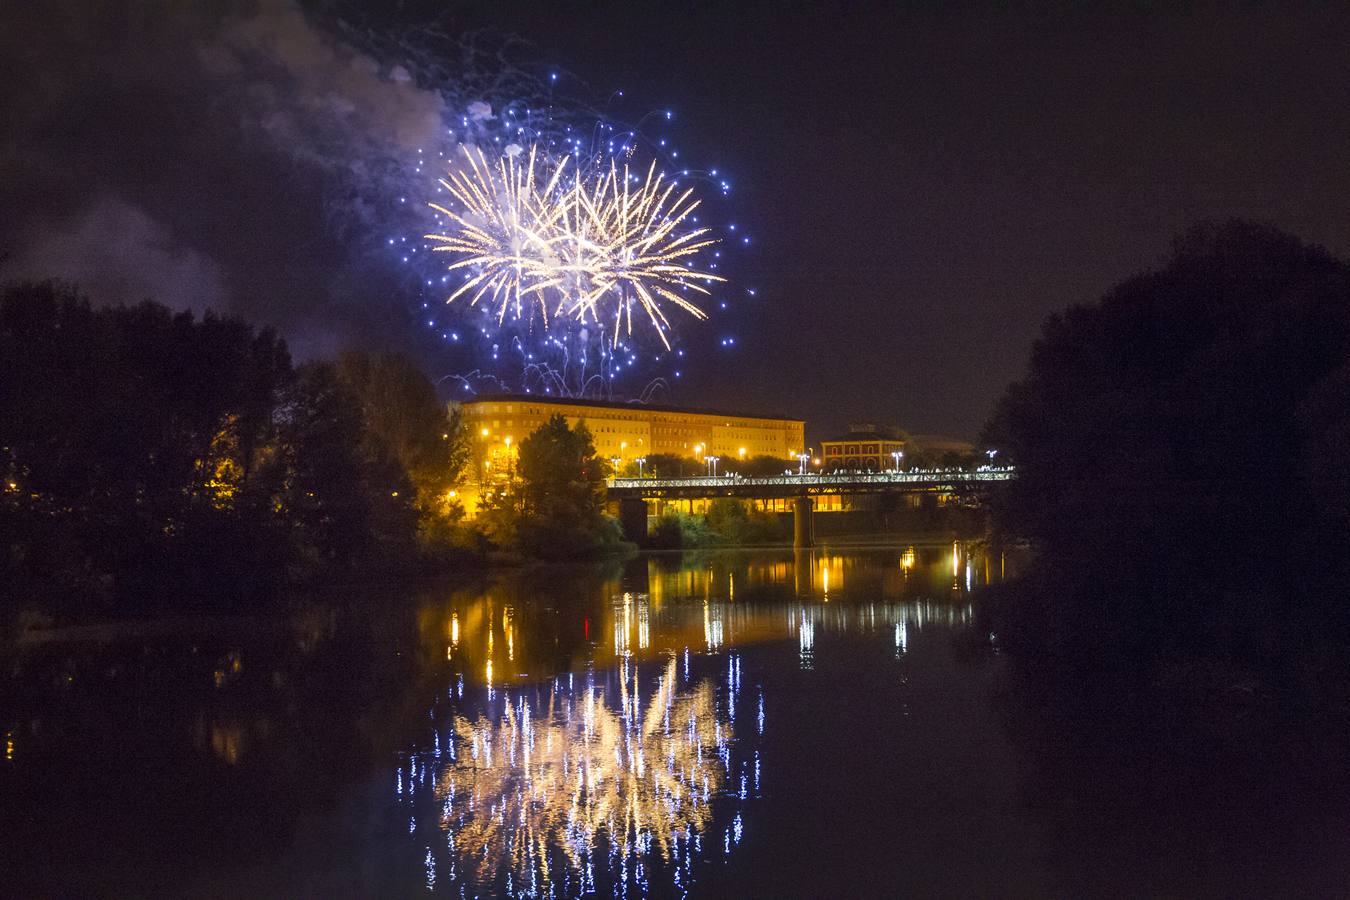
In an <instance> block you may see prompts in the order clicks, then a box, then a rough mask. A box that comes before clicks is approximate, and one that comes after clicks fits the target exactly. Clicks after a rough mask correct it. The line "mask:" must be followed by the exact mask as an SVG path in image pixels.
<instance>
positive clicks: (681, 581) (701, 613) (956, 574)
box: [419, 543, 1005, 685]
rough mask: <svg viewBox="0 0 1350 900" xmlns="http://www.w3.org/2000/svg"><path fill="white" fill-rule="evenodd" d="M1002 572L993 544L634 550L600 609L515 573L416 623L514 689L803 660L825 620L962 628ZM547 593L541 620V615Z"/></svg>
mask: <svg viewBox="0 0 1350 900" xmlns="http://www.w3.org/2000/svg"><path fill="white" fill-rule="evenodd" d="M1004 568H1005V562H1004V560H1003V557H1002V554H1001V553H996V554H989V553H987V552H986V551H985V549H984V548H983V546H981V545H966V544H962V543H956V544H949V545H933V546H928V547H912V546H911V547H907V548H902V549H899V550H886V551H871V552H868V553H861V554H860V553H858V552H852V553H840V552H828V551H760V552H756V553H717V554H710V555H708V556H705V557H692V558H690V557H686V558H685V559H684V560H683V561H677V563H676V564H672V561H671V560H669V559H667V558H661V557H653V558H641V559H637V560H634V561H633V562H632V564H630V565H629V567H628V568H627V569H626V570H625V571H623V572H622V573H621V574H619V575H617V576H616V577H614V578H610V579H606V580H603V581H599V582H596V583H595V584H594V585H587V586H584V587H581V588H580V590H586V591H590V592H593V593H594V594H596V595H598V596H599V597H600V598H601V603H600V605H599V609H598V610H597V609H595V608H594V607H593V606H590V605H578V604H572V603H561V602H560V603H557V604H551V603H550V602H549V601H551V600H552V599H554V598H559V599H561V598H562V596H564V595H565V594H566V588H561V587H560V586H559V585H557V584H556V583H540V582H539V581H536V580H533V579H531V578H528V577H522V578H518V579H507V580H504V581H503V582H501V583H499V584H497V585H495V586H494V587H493V588H491V589H489V590H487V591H464V592H459V593H454V594H451V595H450V596H449V597H446V598H444V599H438V598H435V597H431V598H428V599H427V601H426V602H425V603H424V604H423V605H422V608H421V612H420V616H421V621H420V623H419V629H420V632H421V634H422V639H423V641H424V643H425V647H426V650H425V652H426V654H427V655H428V656H433V655H435V656H441V657H443V658H444V659H445V660H446V661H447V662H449V663H451V664H452V665H453V666H454V667H455V670H456V672H458V673H460V674H462V675H463V677H465V678H466V679H467V680H468V681H469V682H470V683H487V684H497V685H503V684H511V683H514V682H518V681H520V680H522V679H530V678H539V677H545V676H548V675H551V674H554V673H556V672H560V671H578V670H581V669H585V668H587V667H593V666H605V665H610V664H613V663H615V662H617V661H619V660H621V659H625V658H629V657H632V658H635V659H639V660H648V659H659V658H663V657H664V656H666V655H668V654H671V653H679V652H683V651H684V650H685V648H694V649H695V650H701V651H702V652H704V653H716V652H718V651H720V650H723V649H724V648H726V647H734V646H738V645H743V644H746V643H751V642H761V641H775V640H783V639H787V640H793V641H797V642H798V643H799V644H800V648H801V652H802V663H803V667H806V668H809V666H810V658H811V656H810V654H811V653H812V649H813V645H814V640H815V638H814V634H815V631H816V630H817V629H818V628H819V627H821V626H822V624H824V623H828V624H827V625H826V627H829V628H831V629H834V630H836V631H840V632H848V631H850V630H866V631H878V630H886V631H891V630H893V629H894V628H896V627H897V626H902V627H903V628H906V629H914V628H922V627H923V625H924V623H925V621H928V622H937V623H939V624H941V625H944V626H954V625H963V624H967V623H969V622H970V620H971V618H972V607H971V605H970V600H971V596H972V595H973V594H974V592H975V591H976V590H977V589H978V588H980V587H982V586H983V585H986V584H990V583H993V582H997V581H1000V580H1002V577H1003V572H1004ZM738 594H739V599H738ZM541 601H542V602H543V603H544V604H545V605H548V606H551V607H552V609H551V610H550V614H549V615H541V611H540V609H539V606H540V603H541ZM563 606H566V607H567V609H566V610H564V609H562V607H563ZM597 612H598V616H597V615H596V613H597ZM569 616H571V617H572V618H570V619H569Z"/></svg>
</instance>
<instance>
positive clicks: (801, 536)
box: [792, 497, 815, 548]
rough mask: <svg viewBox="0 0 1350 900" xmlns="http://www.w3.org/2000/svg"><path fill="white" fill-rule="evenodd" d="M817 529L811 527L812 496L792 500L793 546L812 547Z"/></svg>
mask: <svg viewBox="0 0 1350 900" xmlns="http://www.w3.org/2000/svg"><path fill="white" fill-rule="evenodd" d="M814 534H815V529H814V528H812V527H811V498H810V497H798V498H796V499H795V500H793V502H792V546H793V547H794V548H806V547H810V546H811V545H812V543H813V541H812V538H813V537H814Z"/></svg>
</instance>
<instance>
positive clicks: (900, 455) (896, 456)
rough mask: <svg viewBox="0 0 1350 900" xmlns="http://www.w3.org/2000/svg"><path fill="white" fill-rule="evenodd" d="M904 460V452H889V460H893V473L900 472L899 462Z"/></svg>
mask: <svg viewBox="0 0 1350 900" xmlns="http://www.w3.org/2000/svg"><path fill="white" fill-rule="evenodd" d="M904 458H905V451H903V450H892V451H891V459H893V460H895V471H897V472H899V471H900V460H902V459H904Z"/></svg>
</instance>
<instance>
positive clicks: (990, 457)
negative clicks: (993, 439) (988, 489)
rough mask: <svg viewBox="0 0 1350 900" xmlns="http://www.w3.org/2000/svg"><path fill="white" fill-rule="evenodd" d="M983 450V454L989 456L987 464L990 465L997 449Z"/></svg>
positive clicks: (996, 453)
mask: <svg viewBox="0 0 1350 900" xmlns="http://www.w3.org/2000/svg"><path fill="white" fill-rule="evenodd" d="M984 452H985V454H986V455H987V456H988V457H989V465H991V466H992V465H993V464H994V457H995V456H998V451H997V450H986V451H984Z"/></svg>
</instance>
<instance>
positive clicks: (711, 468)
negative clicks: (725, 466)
mask: <svg viewBox="0 0 1350 900" xmlns="http://www.w3.org/2000/svg"><path fill="white" fill-rule="evenodd" d="M719 459H721V457H718V456H707V457H704V461H705V462H706V463H707V464H708V474H709V475H711V476H712V477H713V478H716V477H717V460H719Z"/></svg>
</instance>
